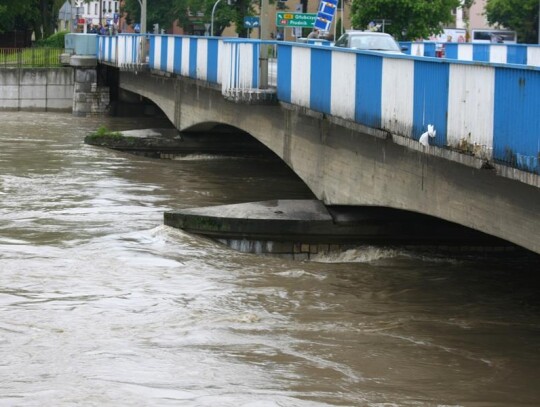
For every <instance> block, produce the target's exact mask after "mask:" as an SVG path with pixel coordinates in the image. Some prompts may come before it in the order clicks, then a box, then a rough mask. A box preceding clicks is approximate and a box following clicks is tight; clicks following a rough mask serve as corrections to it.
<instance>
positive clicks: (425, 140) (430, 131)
mask: <svg viewBox="0 0 540 407" xmlns="http://www.w3.org/2000/svg"><path fill="white" fill-rule="evenodd" d="M436 134H437V131H436V130H435V128H434V127H433V125H432V124H428V126H427V131H426V132H425V133H423V134H422V135H421V136H420V138H419V139H418V141H419V142H420V144H422V145H423V146H424V147H428V146H429V138H430V137H432V138H434V137H435V135H436Z"/></svg>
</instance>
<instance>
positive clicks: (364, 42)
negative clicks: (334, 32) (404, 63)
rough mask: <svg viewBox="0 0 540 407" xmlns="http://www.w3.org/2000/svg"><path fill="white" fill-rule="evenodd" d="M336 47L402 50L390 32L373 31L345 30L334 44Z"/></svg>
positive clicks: (400, 51)
mask: <svg viewBox="0 0 540 407" xmlns="http://www.w3.org/2000/svg"><path fill="white" fill-rule="evenodd" d="M334 46H336V47H342V48H354V49H361V50H367V51H381V52H387V53H393V54H401V53H402V50H401V48H400V47H399V45H398V43H397V42H396V41H395V40H394V38H393V37H392V36H391V35H390V34H386V33H379V32H373V31H347V32H346V33H344V34H343V35H342V36H341V37H339V39H338V40H337V41H336V43H335V44H334Z"/></svg>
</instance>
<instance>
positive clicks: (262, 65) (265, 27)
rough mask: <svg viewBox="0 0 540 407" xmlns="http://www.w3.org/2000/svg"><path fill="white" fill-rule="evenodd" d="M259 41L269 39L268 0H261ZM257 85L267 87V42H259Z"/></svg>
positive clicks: (261, 87)
mask: <svg viewBox="0 0 540 407" xmlns="http://www.w3.org/2000/svg"><path fill="white" fill-rule="evenodd" d="M259 21H260V24H261V28H260V30H261V41H265V40H269V39H270V25H269V21H268V0H261V17H260V19H259ZM259 87H260V89H266V88H268V44H261V50H260V54H259Z"/></svg>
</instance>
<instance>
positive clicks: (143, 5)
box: [100, 0, 147, 34]
mask: <svg viewBox="0 0 540 407" xmlns="http://www.w3.org/2000/svg"><path fill="white" fill-rule="evenodd" d="M137 1H138V2H139V6H141V31H140V33H141V34H146V1H147V0H137ZM100 4H101V2H100Z"/></svg>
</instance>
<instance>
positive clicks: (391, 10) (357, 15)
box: [351, 0, 460, 39]
mask: <svg viewBox="0 0 540 407" xmlns="http://www.w3.org/2000/svg"><path fill="white" fill-rule="evenodd" d="M459 5H460V1H459V0H354V1H353V2H352V7H351V14H352V18H351V20H352V24H353V26H354V28H356V29H366V28H367V26H368V24H369V23H370V22H372V21H374V20H382V19H385V20H391V24H390V25H387V26H386V25H385V32H387V33H390V34H392V35H393V36H394V37H395V38H398V39H416V38H427V37H429V36H430V35H431V34H437V33H440V32H441V31H442V25H443V24H451V23H452V22H453V21H454V17H453V16H452V10H453V9H454V8H456V7H458V6H459Z"/></svg>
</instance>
